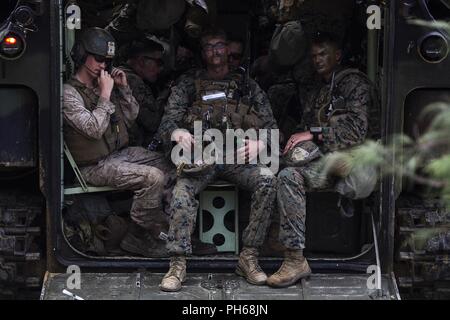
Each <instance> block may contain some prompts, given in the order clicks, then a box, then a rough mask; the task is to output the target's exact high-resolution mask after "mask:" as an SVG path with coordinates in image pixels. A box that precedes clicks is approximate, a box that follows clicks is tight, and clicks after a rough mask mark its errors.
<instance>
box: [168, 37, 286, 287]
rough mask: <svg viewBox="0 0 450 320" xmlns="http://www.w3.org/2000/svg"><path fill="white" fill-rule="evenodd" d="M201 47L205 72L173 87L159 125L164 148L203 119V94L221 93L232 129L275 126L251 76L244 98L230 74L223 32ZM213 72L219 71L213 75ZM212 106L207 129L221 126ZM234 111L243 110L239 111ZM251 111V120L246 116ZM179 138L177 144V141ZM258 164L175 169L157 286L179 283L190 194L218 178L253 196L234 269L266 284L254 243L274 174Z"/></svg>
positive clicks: (190, 222) (267, 210)
mask: <svg viewBox="0 0 450 320" xmlns="http://www.w3.org/2000/svg"><path fill="white" fill-rule="evenodd" d="M202 47H203V58H204V59H205V60H206V63H207V66H208V68H207V70H203V71H199V72H197V73H196V76H195V77H192V76H189V75H188V76H184V77H182V78H181V79H180V81H179V82H178V84H177V85H176V86H174V87H173V88H172V93H171V95H170V97H169V101H168V104H167V107H166V110H165V114H164V117H163V121H162V124H161V127H160V132H161V136H162V138H163V141H164V143H165V145H166V146H168V149H167V151H170V149H171V146H172V142H171V136H172V134H173V133H174V132H176V131H177V129H180V128H184V129H187V130H189V131H190V133H193V129H194V127H193V122H194V121H197V120H203V114H204V112H203V111H205V110H207V111H206V112H208V110H210V109H209V107H208V106H207V105H205V104H203V103H202V97H204V94H205V93H207V92H217V91H222V90H224V91H225V93H226V96H227V97H228V99H227V106H228V111H230V110H231V109H233V110H235V111H230V112H231V114H227V115H226V117H228V119H229V120H230V125H231V128H234V129H237V128H242V129H244V130H246V129H249V128H250V127H254V128H256V129H257V128H258V127H259V128H265V129H276V128H277V125H276V123H275V120H274V118H273V115H272V111H271V108H270V104H269V101H268V99H267V97H266V95H265V93H264V92H263V91H262V90H261V89H260V88H259V86H258V85H257V84H256V82H254V81H252V80H250V82H249V85H250V89H251V90H250V92H252V96H251V98H249V99H248V100H249V101H248V102H247V99H246V98H247V97H248V96H246V94H245V93H243V88H242V83H241V82H240V79H241V76H240V75H239V74H237V73H230V72H229V69H228V63H227V57H228V52H227V51H228V50H227V46H226V35H225V34H224V33H223V32H218V31H212V32H211V33H209V34H205V35H204V36H203V37H202ZM217 70H219V72H218V74H215V71H217ZM221 89H222V90H221ZM224 91H222V92H224ZM250 106H251V107H250ZM205 107H206V109H205ZM234 108H236V109H234ZM216 110H219V111H218V112H220V110H222V108H220V106H219V105H217V106H214V107H213V109H212V114H211V119H212V120H211V123H210V124H211V127H212V128H220V124H219V122H220V120H219V121H217V122H216V121H214V119H216V118H217V117H216V116H217V115H219V114H216ZM238 110H240V111H241V110H245V111H244V112H243V113H242V114H238V113H237V112H238ZM252 111H253V112H254V113H253V114H254V115H256V118H255V117H253V119H251V118H252V117H251V112H252ZM223 116H224V114H221V115H219V117H218V118H219V119H223ZM241 120H242V121H241ZM269 131H270V130H269ZM182 139H187V140H188V143H189V144H190V143H192V140H191V139H192V136H191V135H190V134H189V133H185V135H184V136H183V138H182ZM178 141H179V142H182V141H181V139H179V140H178ZM269 141H270V138H269ZM257 143H258V142H256V141H250V142H249V145H250V144H252V145H253V146H255V144H257ZM256 152H257V151H256ZM247 156H249V155H248V154H247ZM263 168H264V167H263V166H262V165H252V164H242V165H232V164H225V165H218V164H213V165H210V166H206V167H204V168H203V169H202V170H200V171H199V172H195V173H194V172H192V171H188V170H186V171H183V170H180V175H179V178H178V181H177V184H176V186H175V189H174V192H173V197H172V203H171V208H172V214H171V221H170V229H169V237H168V241H167V249H168V250H169V252H170V254H171V255H172V259H171V264H170V269H169V272H168V273H167V274H166V275H165V277H164V278H163V280H162V283H161V285H160V288H161V290H164V291H178V290H180V289H181V283H182V282H183V281H184V280H185V277H186V260H185V256H187V255H190V254H191V252H192V248H191V234H192V232H193V231H194V228H195V221H196V217H197V210H198V201H197V200H196V199H195V196H196V195H197V194H198V193H199V192H201V191H202V190H203V189H204V188H205V187H206V186H207V185H208V183H210V182H212V181H214V180H215V179H217V178H221V179H224V180H227V181H230V182H233V183H236V184H237V185H238V186H239V187H241V188H243V189H245V190H248V191H250V192H252V194H253V196H252V207H251V213H250V221H249V224H248V226H247V228H246V229H245V230H244V232H243V243H244V248H243V250H242V252H241V255H240V259H239V264H238V268H237V273H238V274H240V275H242V276H244V277H245V278H246V279H247V281H249V282H250V283H253V284H264V283H265V281H266V278H267V277H266V275H265V274H264V272H263V271H262V270H261V269H260V267H259V265H258V263H257V255H258V247H260V246H261V245H262V243H263V241H264V238H265V236H266V230H267V228H268V226H269V223H270V215H271V212H272V210H273V209H274V206H275V197H276V178H275V177H274V176H273V175H265V174H262V172H261V169H263Z"/></svg>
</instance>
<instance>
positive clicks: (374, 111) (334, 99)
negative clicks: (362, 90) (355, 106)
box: [315, 68, 381, 139]
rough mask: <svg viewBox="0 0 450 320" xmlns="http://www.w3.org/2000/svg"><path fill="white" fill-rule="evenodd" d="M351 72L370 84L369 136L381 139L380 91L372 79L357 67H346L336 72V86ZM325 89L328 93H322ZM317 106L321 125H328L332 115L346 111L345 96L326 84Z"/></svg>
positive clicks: (319, 94)
mask: <svg viewBox="0 0 450 320" xmlns="http://www.w3.org/2000/svg"><path fill="white" fill-rule="evenodd" d="M351 74H357V75H359V76H360V77H362V78H363V79H364V80H365V81H366V82H367V83H369V84H370V88H371V90H370V102H371V104H370V106H369V109H368V110H367V118H368V123H369V128H368V133H367V138H371V139H379V138H380V136H381V123H380V122H381V110H380V102H379V97H378V92H377V89H376V88H375V86H374V85H373V83H372V81H371V80H370V79H369V78H368V77H367V76H366V75H365V74H364V73H362V72H361V71H359V70H357V69H352V68H348V69H344V70H342V71H340V72H339V73H337V74H336V77H335V79H334V82H335V84H334V88H337V87H338V86H339V83H340V82H341V81H342V80H343V79H344V78H345V77H347V76H349V75H351ZM324 90H328V92H326V94H322V93H323V91H324ZM315 101H316V108H317V109H318V110H319V111H318V114H317V119H316V121H318V123H319V126H328V123H329V120H330V118H331V116H332V115H334V114H336V113H339V112H341V111H343V112H346V109H345V105H346V101H345V98H344V97H342V96H340V95H339V92H336V89H334V90H330V86H325V87H323V88H322V89H320V91H319V93H318V96H316V99H315ZM331 104H333V107H332V108H330V105H331Z"/></svg>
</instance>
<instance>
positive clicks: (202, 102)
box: [183, 73, 262, 132]
mask: <svg viewBox="0 0 450 320" xmlns="http://www.w3.org/2000/svg"><path fill="white" fill-rule="evenodd" d="M196 78H198V77H196ZM240 86H242V76H241V75H239V74H237V73H233V74H232V75H231V77H230V79H225V80H204V79H198V80H195V91H196V94H195V100H194V102H193V104H192V107H191V108H189V109H188V112H187V114H186V116H185V117H184V119H183V122H184V125H185V126H186V127H185V128H189V129H193V128H194V122H195V121H202V124H203V129H205V130H206V129H213V128H214V129H219V130H222V131H223V132H224V131H225V130H226V129H243V130H247V129H250V128H254V129H256V130H258V129H259V128H260V127H261V125H262V123H261V121H260V119H259V116H258V113H257V111H256V110H255V109H254V108H252V107H251V106H250V105H251V102H250V101H251V98H249V97H248V96H247V95H245V96H244V95H243V91H242V90H241V88H240Z"/></svg>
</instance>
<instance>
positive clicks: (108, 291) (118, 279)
mask: <svg viewBox="0 0 450 320" xmlns="http://www.w3.org/2000/svg"><path fill="white" fill-rule="evenodd" d="M163 276H164V274H162V273H86V274H84V273H83V274H81V288H80V289H73V290H69V289H67V285H68V280H69V282H70V279H69V277H71V274H52V273H47V276H46V278H45V281H44V285H43V288H42V293H41V299H42V300H73V299H76V298H77V299H84V300H392V299H394V300H395V299H399V298H400V297H399V295H398V290H397V289H396V285H395V282H394V281H393V279H392V278H391V277H388V276H383V277H382V281H381V290H377V289H369V288H368V286H367V280H368V277H369V275H365V274H313V275H312V276H311V277H310V278H308V279H303V280H302V281H300V282H298V283H297V284H296V285H294V286H291V287H289V288H284V289H273V288H270V287H267V286H253V285H250V284H248V283H247V282H246V281H245V280H244V279H242V278H240V277H237V276H236V275H234V274H231V273H215V274H207V273H195V274H188V277H187V280H186V282H185V283H184V284H183V288H182V290H181V291H180V292H175V293H167V292H162V291H160V290H159V288H158V285H159V283H160V281H161V279H162V277H163ZM64 290H66V293H63V291H64ZM70 294H72V296H71V295H70Z"/></svg>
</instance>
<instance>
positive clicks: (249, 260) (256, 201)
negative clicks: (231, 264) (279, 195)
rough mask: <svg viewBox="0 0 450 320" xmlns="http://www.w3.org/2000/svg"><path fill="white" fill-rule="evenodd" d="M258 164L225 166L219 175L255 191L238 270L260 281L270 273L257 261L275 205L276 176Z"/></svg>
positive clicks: (259, 283)
mask: <svg viewBox="0 0 450 320" xmlns="http://www.w3.org/2000/svg"><path fill="white" fill-rule="evenodd" d="M263 169H264V167H263V166H259V165H233V166H225V170H224V171H223V172H222V173H220V176H221V177H222V178H224V179H226V180H228V181H232V182H234V183H236V184H237V185H238V186H239V187H240V188H242V189H244V190H248V191H250V192H252V200H251V210H250V219H249V224H248V226H247V227H246V228H245V230H244V232H243V244H244V248H243V249H242V252H241V254H240V256H239V262H238V266H237V269H236V273H237V274H239V275H241V276H244V277H245V278H246V280H247V281H248V282H249V283H252V284H255V285H261V284H265V283H266V279H267V276H266V274H265V273H264V272H263V271H262V269H261V268H260V266H259V264H258V254H259V252H258V249H259V247H260V246H261V245H262V244H263V242H264V239H265V237H266V235H267V230H268V227H269V225H270V218H271V215H272V212H273V210H274V207H275V205H276V203H275V199H276V184H277V183H276V181H277V179H276V177H275V176H274V175H272V174H267V172H270V171H269V170H263Z"/></svg>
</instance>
